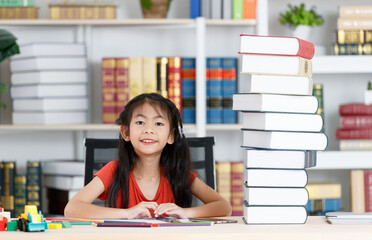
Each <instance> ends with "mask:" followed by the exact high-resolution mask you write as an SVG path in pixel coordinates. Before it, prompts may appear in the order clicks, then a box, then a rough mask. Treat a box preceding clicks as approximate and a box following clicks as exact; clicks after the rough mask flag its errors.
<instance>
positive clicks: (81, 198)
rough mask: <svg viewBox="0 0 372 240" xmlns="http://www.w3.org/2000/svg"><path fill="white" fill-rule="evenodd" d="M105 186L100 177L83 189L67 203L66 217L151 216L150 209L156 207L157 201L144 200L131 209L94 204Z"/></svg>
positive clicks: (129, 217)
mask: <svg viewBox="0 0 372 240" xmlns="http://www.w3.org/2000/svg"><path fill="white" fill-rule="evenodd" d="M104 191H105V187H104V185H103V182H102V181H101V179H100V178H99V177H94V178H93V180H92V181H91V182H90V183H89V184H87V185H86V186H85V187H84V188H83V189H81V190H80V191H79V192H78V193H77V194H76V195H75V196H74V197H73V198H72V199H71V200H70V201H69V202H68V204H67V205H66V207H65V217H67V218H95V219H103V218H128V219H131V218H140V217H151V214H150V212H149V209H155V208H156V207H157V204H156V203H155V202H142V203H139V204H138V205H136V206H135V207H133V208H130V209H121V208H109V207H102V206H97V205H94V204H92V202H93V201H94V200H95V199H96V198H97V197H98V196H99V195H101V194H102V193H103V192H104Z"/></svg>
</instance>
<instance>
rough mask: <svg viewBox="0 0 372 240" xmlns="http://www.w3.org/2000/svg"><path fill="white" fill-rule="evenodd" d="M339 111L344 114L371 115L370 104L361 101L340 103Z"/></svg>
mask: <svg viewBox="0 0 372 240" xmlns="http://www.w3.org/2000/svg"><path fill="white" fill-rule="evenodd" d="M339 113H340V115H341V116H344V115H372V105H366V104H363V103H351V104H344V105H340V107H339Z"/></svg>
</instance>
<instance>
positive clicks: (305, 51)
mask: <svg viewBox="0 0 372 240" xmlns="http://www.w3.org/2000/svg"><path fill="white" fill-rule="evenodd" d="M297 40H298V43H299V46H300V47H299V49H298V52H297V56H299V57H303V58H306V59H308V60H310V59H312V58H313V57H314V53H315V47H314V44H313V43H311V42H308V41H305V40H303V39H299V38H297Z"/></svg>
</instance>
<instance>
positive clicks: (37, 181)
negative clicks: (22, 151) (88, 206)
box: [0, 160, 84, 217]
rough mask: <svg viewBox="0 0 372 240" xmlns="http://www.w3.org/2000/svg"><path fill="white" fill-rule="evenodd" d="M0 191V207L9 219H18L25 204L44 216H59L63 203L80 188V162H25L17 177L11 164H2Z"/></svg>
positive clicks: (63, 206) (0, 168) (13, 164)
mask: <svg viewBox="0 0 372 240" xmlns="http://www.w3.org/2000/svg"><path fill="white" fill-rule="evenodd" d="M0 187H1V188H0V192H1V196H0V206H2V207H3V208H4V209H5V210H7V211H10V212H11V216H12V217H18V216H20V214H21V213H23V210H24V205H27V204H32V205H36V206H37V207H38V209H39V210H42V212H43V213H45V214H60V215H63V210H64V208H65V206H66V204H67V202H68V201H69V200H70V199H71V198H72V197H73V196H74V195H75V194H76V193H77V192H78V191H79V190H80V189H82V188H83V187H84V162H83V161H72V160H66V161H64V160H55V161H54V160H50V161H28V162H27V166H26V174H19V173H17V168H16V163H15V162H14V161H3V162H1V163H0Z"/></svg>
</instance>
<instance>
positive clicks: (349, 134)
mask: <svg viewBox="0 0 372 240" xmlns="http://www.w3.org/2000/svg"><path fill="white" fill-rule="evenodd" d="M336 138H337V139H372V128H362V129H342V128H339V129H337V130H336Z"/></svg>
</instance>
